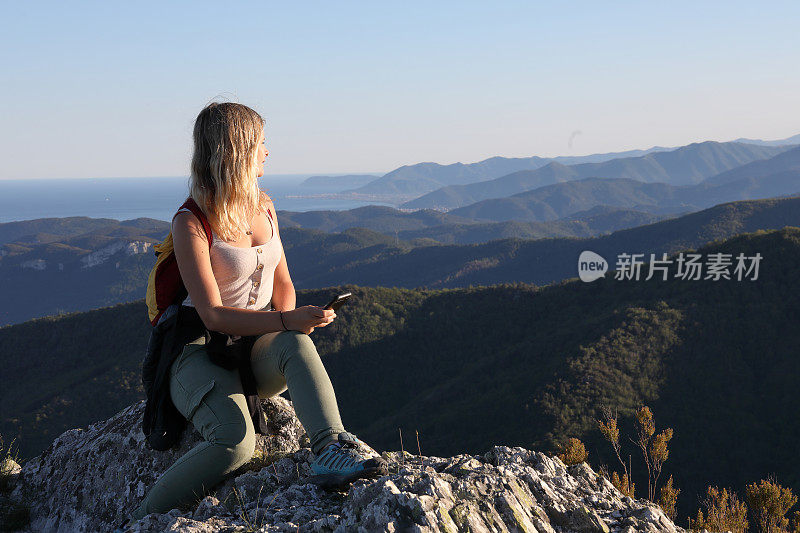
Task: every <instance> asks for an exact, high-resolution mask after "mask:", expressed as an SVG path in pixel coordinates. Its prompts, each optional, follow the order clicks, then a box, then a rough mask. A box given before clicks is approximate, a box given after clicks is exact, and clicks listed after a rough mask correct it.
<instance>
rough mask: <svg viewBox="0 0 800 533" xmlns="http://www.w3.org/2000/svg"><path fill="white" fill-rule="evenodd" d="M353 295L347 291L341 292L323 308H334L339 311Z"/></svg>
mask: <svg viewBox="0 0 800 533" xmlns="http://www.w3.org/2000/svg"><path fill="white" fill-rule="evenodd" d="M351 296H352V293H349V292H346V293H344V294H340V295H339V296H336V297H335V298H334V299H333V300H331V301H330V302H328V305H326V306H325V307H323V309H333V310H334V311H338V310H339V308H340V307H341V306H343V305H344V303H345V302H346V301H347V299H348V298H350V297H351Z"/></svg>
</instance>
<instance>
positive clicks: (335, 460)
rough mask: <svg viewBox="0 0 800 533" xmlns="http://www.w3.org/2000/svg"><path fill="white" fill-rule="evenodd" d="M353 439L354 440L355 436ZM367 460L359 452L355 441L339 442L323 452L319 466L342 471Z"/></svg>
mask: <svg viewBox="0 0 800 533" xmlns="http://www.w3.org/2000/svg"><path fill="white" fill-rule="evenodd" d="M353 437H354V438H355V436H353ZM367 459H369V457H367V456H365V455H364V454H363V453H362V452H361V451H360V450H359V446H358V443H357V439H356V442H354V441H352V440H339V441H336V442H334V443H333V444H331V445H330V446H329V447H328V449H327V450H325V452H323V454H322V457H320V460H319V464H321V465H323V466H325V467H327V468H331V469H342V468H350V467H352V466H355V465H357V464H358V463H361V462H363V461H366V460H367Z"/></svg>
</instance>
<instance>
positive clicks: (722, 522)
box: [689, 486, 748, 533]
mask: <svg viewBox="0 0 800 533" xmlns="http://www.w3.org/2000/svg"><path fill="white" fill-rule="evenodd" d="M702 507H703V509H705V511H706V512H705V514H704V513H703V509H699V510H698V511H697V518H696V519H695V520H694V521H692V520H691V518H690V519H689V528H690V529H691V530H692V531H700V530H702V529H707V530H709V531H731V533H745V532H746V531H747V525H748V522H747V506H746V505H745V503H744V502H742V501H740V500H739V498H738V496H736V493H735V492H733V491H730V492H728V489H722V490H719V489H718V488H717V487H711V486H709V487H708V495H707V496H706V499H705V500H703V502H702Z"/></svg>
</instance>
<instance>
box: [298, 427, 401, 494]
mask: <svg viewBox="0 0 800 533" xmlns="http://www.w3.org/2000/svg"><path fill="white" fill-rule="evenodd" d="M311 471H312V472H313V473H314V475H313V476H312V477H311V478H310V481H311V482H312V483H315V484H317V485H321V486H323V487H325V488H334V487H342V486H344V485H347V484H349V483H350V482H352V481H354V480H356V479H359V478H370V477H379V476H383V475H386V474H388V473H389V468H388V464H387V463H386V460H385V459H383V457H381V456H380V455H379V454H378V453H377V452H376V451H375V450H373V449H372V448H370V447H369V446H367V444H366V443H364V441H362V440H361V439H359V438H358V437H356V436H355V435H353V434H352V433H350V432H348V431H345V432H343V433H339V435H338V436H337V440H336V441H334V442H333V443H332V444H329V445H328V446H327V447H326V448H325V449H324V450H322V452H320V454H319V456H317V457H316V458H315V459H314V462H312V463H311Z"/></svg>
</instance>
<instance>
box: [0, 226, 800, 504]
mask: <svg viewBox="0 0 800 533" xmlns="http://www.w3.org/2000/svg"><path fill="white" fill-rule="evenodd" d="M699 252H700V253H701V254H702V255H703V257H706V258H707V257H708V256H709V254H712V253H718V252H719V253H729V254H732V256H733V257H736V256H737V255H738V254H739V253H743V254H744V255H745V256H747V257H753V256H755V255H756V254H760V255H761V257H762V260H761V263H760V265H759V271H758V274H757V276H754V275H753V274H752V273H751V274H750V277H748V276H745V279H742V280H741V281H738V280H736V276H735V274H734V275H733V276H732V277H733V279H730V280H726V279H720V280H718V281H713V280H702V279H701V280H687V279H675V278H674V277H670V279H669V280H668V281H661V280H660V278H659V277H655V278H653V279H651V280H647V281H645V280H644V279H640V280H638V281H636V280H617V279H615V278H614V276H613V275H607V276H606V278H605V279H600V280H597V281H595V282H593V283H583V282H580V281H578V280H574V279H573V280H568V281H564V282H561V283H558V284H555V285H550V286H546V287H534V286H530V285H526V284H510V285H497V286H490V287H470V288H466V289H464V288H460V289H444V290H406V289H397V288H394V289H389V288H363V287H356V286H351V285H347V286H342V287H339V288H328V289H324V290H309V291H300V292H299V293H298V305H305V304H318V305H321V304H322V303H323V302H324V301H326V300H327V299H328V298H329V297H330V296H331V295H332V294H334V293H335V292H337V291H338V290H349V291H351V292H353V293H354V298H353V299H352V300H351V301H350V302H348V304H347V305H345V306H344V307H343V308H342V309H341V310H340V311H339V313H338V318H337V320H336V321H335V322H334V323H333V324H332V325H331V326H329V327H327V328H320V329H317V330H315V332H314V333H313V334H312V338H313V339H314V341H315V344H316V345H317V348H318V350H319V352H320V354H321V355H322V357H323V361H324V362H325V364H326V367H327V368H328V371H329V373H330V375H331V379H332V381H333V382H334V386H335V387H336V391H337V399H338V401H339V405H340V408H341V410H342V416H343V420H344V421H345V424H346V425H347V426H348V428H350V429H351V430H352V431H354V432H355V433H356V434H358V435H360V436H361V437H362V438H364V439H365V440H366V441H368V442H370V443H372V444H373V445H374V446H376V447H378V448H381V447H391V448H397V447H398V444H399V440H398V439H399V435H398V428H402V430H403V434H404V435H405V436H406V439H407V440H406V446H407V447H410V446H411V445H410V444H408V442H414V444H413V445H414V446H415V445H416V443H415V441H414V440H411V439H409V437H408V436H410V435H414V434H415V433H414V432H415V431H419V435H420V445H421V448H422V451H423V453H425V454H434V455H451V454H455V453H458V452H462V451H468V452H471V453H477V452H482V451H485V449H486V448H487V447H488V446H490V445H494V444H497V443H505V444H508V445H522V446H528V447H534V448H537V449H550V450H553V451H555V450H556V447H557V446H558V444H560V443H562V442H564V440H565V439H566V438H568V437H580V438H581V439H582V440H584V441H585V442H586V443H587V445H588V450H589V460H590V462H591V463H592V464H594V465H599V464H607V465H610V466H611V467H612V468H613V467H615V466H616V465H614V463H613V461H612V458H613V456H612V455H611V452H610V448H608V447H607V446H606V443H604V442H603V441H602V438H601V435H600V433H599V431H598V430H597V427H596V424H595V422H594V419H595V418H596V417H598V416H599V409H600V407H601V406H603V405H606V406H610V407H612V408H616V409H618V410H619V412H620V417H621V426H622V430H623V432H628V433H630V431H632V430H633V427H632V423H631V419H630V416H631V415H632V413H633V410H634V409H635V408H636V407H637V406H639V405H642V404H647V405H649V406H650V407H651V408H652V410H653V412H654V413H655V418H656V424H657V427H658V429H662V428H664V427H671V428H673V429H674V431H675V436H674V438H673V440H672V442H671V443H670V450H671V451H670V455H669V460H668V461H667V463H666V464H665V467H664V468H665V472H666V473H668V474H672V475H673V476H674V479H675V483H676V485H677V486H678V487H679V488H681V489H682V491H683V492H682V493H681V497H680V498H679V501H678V504H679V509H680V513H679V517H685V516H687V515H688V514H689V513H690V512H692V513H693V512H694V510H695V509H696V508H697V499H698V497H701V496H702V494H701V493H702V492H704V490H705V487H706V486H707V485H708V484H717V485H731V486H734V487H737V488H739V489H740V490H741V487H742V486H743V484H744V483H745V482H749V481H752V480H754V479H759V478H762V477H764V476H766V475H767V474H769V473H775V474H776V475H777V477H778V479H779V480H780V481H781V482H782V483H783V484H784V485H787V486H791V487H793V488H794V489H795V490H797V489H800V469H799V468H798V463H797V462H796V460H795V459H796V457H795V455H796V453H795V451H796V447H795V446H794V443H796V442H797V441H798V439H800V434H798V431H800V424H798V423H797V422H798V418H797V417H798V415H797V413H798V412H800V397H799V396H798V395H797V393H796V382H797V376H798V375H800V358H798V357H797V346H798V345H799V343H800V330H798V329H797V328H796V327H795V323H794V322H795V321H796V317H797V316H798V315H800V291H799V290H798V289H800V286H798V285H799V284H800V277H798V276H797V264H798V262H800V229H798V228H786V229H783V230H778V231H768V232H756V233H753V234H745V235H740V236H737V237H734V238H732V239H729V240H727V241H724V242H721V243H716V244H713V245H710V246H708V247H705V248H702V249H700V250H699ZM732 270H733V267H731V274H733V272H732ZM670 272H673V273H674V265H673V270H671V271H670ZM753 277H755V278H756V279H752V278H753ZM643 278H644V276H643ZM147 335H148V325H147V321H146V315H145V308H144V305H143V303H142V302H136V303H133V304H126V305H119V306H115V307H112V308H106V309H99V310H96V311H91V312H88V313H77V314H72V315H68V316H64V317H60V318H46V319H39V320H33V321H30V322H27V323H24V324H20V325H16V326H11V327H6V328H0V357H1V358H2V360H1V361H0V364H2V365H3V368H4V376H6V386H5V387H3V389H2V392H0V420H2V425H0V433H1V434H2V435H3V436H4V437H7V438H11V437H12V436H15V435H19V436H20V441H19V443H20V446H21V449H22V451H23V453H24V455H27V456H30V455H32V454H35V453H37V452H39V451H41V450H42V449H43V447H45V446H46V445H48V444H49V442H50V441H51V440H52V439H53V438H54V437H55V436H56V435H58V434H59V433H60V432H62V431H64V430H65V429H68V428H71V427H79V426H82V425H85V424H87V423H89V422H91V421H94V420H99V419H103V418H105V417H107V416H109V415H110V414H113V413H114V412H116V411H117V410H119V409H120V408H122V407H124V406H126V405H129V404H130V403H132V402H133V401H134V400H136V399H138V398H141V397H142V390H141V386H140V382H139V380H140V366H139V365H140V363H141V358H142V355H143V353H144V349H145V344H146V342H147ZM32 384H35V386H33V385H32ZM623 448H624V449H625V453H626V454H628V453H629V454H631V455H633V457H634V459H633V460H634V467H635V468H634V481H639V482H641V481H642V477H641V476H642V475H643V474H644V468H643V466H641V464H640V465H639V466H636V462H635V461H636V454H635V453H636V451H635V449H634V448H633V447H632V446H631V445H630V444H629V443H627V441H625V440H624V439H623ZM613 460H614V461H615V460H616V459H615V458H613ZM639 486H641V485H639Z"/></svg>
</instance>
